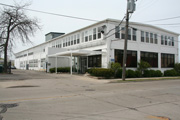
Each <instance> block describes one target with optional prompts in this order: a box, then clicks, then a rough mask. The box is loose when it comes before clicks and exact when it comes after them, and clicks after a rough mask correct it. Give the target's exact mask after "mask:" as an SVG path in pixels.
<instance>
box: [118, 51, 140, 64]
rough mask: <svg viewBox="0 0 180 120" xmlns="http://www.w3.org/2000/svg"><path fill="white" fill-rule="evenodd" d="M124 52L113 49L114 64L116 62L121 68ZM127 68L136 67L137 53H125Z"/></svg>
mask: <svg viewBox="0 0 180 120" xmlns="http://www.w3.org/2000/svg"><path fill="white" fill-rule="evenodd" d="M123 52H124V50H117V49H115V62H118V63H120V64H121V66H123V54H124V53H123ZM126 66H127V67H137V51H130V50H128V51H127V60H126Z"/></svg>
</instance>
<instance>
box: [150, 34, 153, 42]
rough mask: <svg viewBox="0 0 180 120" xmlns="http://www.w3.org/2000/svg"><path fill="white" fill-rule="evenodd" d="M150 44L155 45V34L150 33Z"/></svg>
mask: <svg viewBox="0 0 180 120" xmlns="http://www.w3.org/2000/svg"><path fill="white" fill-rule="evenodd" d="M150 43H153V33H150Z"/></svg>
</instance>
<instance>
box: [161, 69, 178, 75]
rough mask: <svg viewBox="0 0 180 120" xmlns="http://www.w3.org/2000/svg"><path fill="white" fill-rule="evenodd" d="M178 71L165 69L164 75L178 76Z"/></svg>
mask: <svg viewBox="0 0 180 120" xmlns="http://www.w3.org/2000/svg"><path fill="white" fill-rule="evenodd" d="M178 75H179V74H178V72H176V70H174V69H171V70H166V71H164V76H178Z"/></svg>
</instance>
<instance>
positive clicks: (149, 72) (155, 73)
mask: <svg viewBox="0 0 180 120" xmlns="http://www.w3.org/2000/svg"><path fill="white" fill-rule="evenodd" d="M143 77H162V72H161V71H160V70H145V71H144V74H143Z"/></svg>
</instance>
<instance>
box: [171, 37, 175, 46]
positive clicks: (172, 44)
mask: <svg viewBox="0 0 180 120" xmlns="http://www.w3.org/2000/svg"><path fill="white" fill-rule="evenodd" d="M171 40H172V46H174V37H172V39H171Z"/></svg>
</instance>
